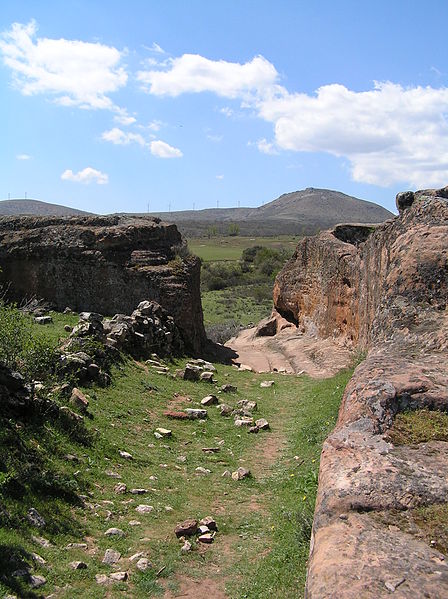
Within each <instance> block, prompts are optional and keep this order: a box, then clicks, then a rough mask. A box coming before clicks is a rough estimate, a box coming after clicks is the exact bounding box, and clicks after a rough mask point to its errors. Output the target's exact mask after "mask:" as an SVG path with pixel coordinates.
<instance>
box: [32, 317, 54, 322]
mask: <svg viewBox="0 0 448 599" xmlns="http://www.w3.org/2000/svg"><path fill="white" fill-rule="evenodd" d="M34 322H35V323H36V324H51V323H52V322H53V319H52V318H51V316H35V317H34Z"/></svg>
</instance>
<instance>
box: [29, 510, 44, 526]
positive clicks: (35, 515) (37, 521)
mask: <svg viewBox="0 0 448 599" xmlns="http://www.w3.org/2000/svg"><path fill="white" fill-rule="evenodd" d="M27 517H28V521H29V522H30V524H32V525H33V526H37V527H38V528H43V527H44V526H45V525H46V522H45V520H44V519H43V518H42V516H41V515H40V514H39V512H38V511H37V510H36V509H35V508H33V507H31V508H30V509H29V510H28V514H27Z"/></svg>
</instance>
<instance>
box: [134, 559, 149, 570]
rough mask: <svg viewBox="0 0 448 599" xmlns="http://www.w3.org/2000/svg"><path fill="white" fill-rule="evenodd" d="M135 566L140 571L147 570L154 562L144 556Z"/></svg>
mask: <svg viewBox="0 0 448 599" xmlns="http://www.w3.org/2000/svg"><path fill="white" fill-rule="evenodd" d="M135 567H136V568H137V570H140V572H146V570H148V568H152V564H151V562H150V561H149V559H148V558H146V557H142V558H140V559H139V560H138V562H137V563H136V564H135Z"/></svg>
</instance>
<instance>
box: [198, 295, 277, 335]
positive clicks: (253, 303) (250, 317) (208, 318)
mask: <svg viewBox="0 0 448 599" xmlns="http://www.w3.org/2000/svg"><path fill="white" fill-rule="evenodd" d="M253 287H254V286H252V288H248V287H247V286H245V287H232V288H231V289H218V290H216V291H204V292H203V293H202V309H203V312H204V324H205V326H209V325H213V324H219V323H222V322H225V321H227V320H235V321H236V322H238V323H239V324H242V325H244V326H246V325H248V324H249V323H257V322H259V321H260V320H261V319H262V318H266V317H267V316H269V314H270V313H271V311H272V297H271V295H272V293H269V295H268V294H265V295H268V296H267V297H263V293H261V294H260V295H261V298H255V297H254V295H252V294H251V291H252V293H254V292H253ZM255 287H258V288H260V289H261V291H263V290H262V286H255Z"/></svg>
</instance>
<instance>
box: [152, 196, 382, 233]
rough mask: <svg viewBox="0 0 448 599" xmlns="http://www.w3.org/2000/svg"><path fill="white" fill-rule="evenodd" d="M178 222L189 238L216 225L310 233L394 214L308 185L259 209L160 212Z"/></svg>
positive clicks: (242, 229)
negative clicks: (341, 224)
mask: <svg viewBox="0 0 448 599" xmlns="http://www.w3.org/2000/svg"><path fill="white" fill-rule="evenodd" d="M154 216H158V217H160V218H161V219H163V220H167V221H173V222H175V223H176V224H177V225H178V227H179V229H180V230H181V232H182V233H184V234H185V235H186V236H187V237H198V236H202V235H204V234H206V233H207V230H208V229H210V227H211V226H215V227H216V228H217V229H218V232H219V233H225V231H226V228H227V227H228V226H229V224H231V223H237V224H238V226H239V228H240V233H241V234H242V235H255V234H258V235H278V234H280V233H282V234H289V235H296V234H309V233H314V232H316V231H318V230H320V229H327V228H329V227H332V226H334V225H336V224H338V223H381V222H383V221H385V220H387V219H388V218H391V217H392V216H393V214H392V213H391V212H389V211H388V210H386V209H385V208H383V207H382V206H379V205H378V204H374V203H373V202H368V201H366V200H361V199H359V198H355V197H353V196H349V195H346V194H345V193H341V192H339V191H332V190H330V189H315V188H313V187H308V188H307V189H304V190H301V191H293V192H291V193H285V194H283V195H281V196H280V197H278V198H277V199H275V200H273V201H272V202H269V203H268V204H265V205H264V206H259V207H258V208H207V209H205V210H185V211H179V212H157V213H154Z"/></svg>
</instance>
